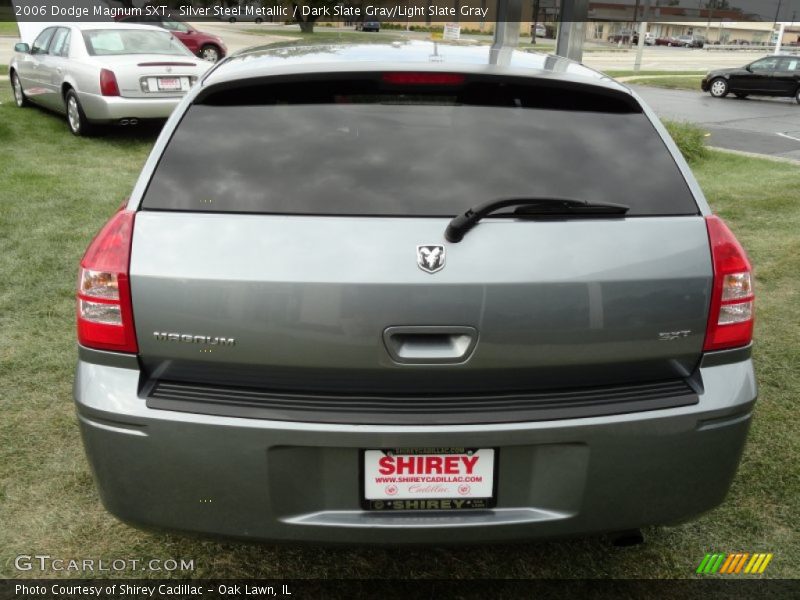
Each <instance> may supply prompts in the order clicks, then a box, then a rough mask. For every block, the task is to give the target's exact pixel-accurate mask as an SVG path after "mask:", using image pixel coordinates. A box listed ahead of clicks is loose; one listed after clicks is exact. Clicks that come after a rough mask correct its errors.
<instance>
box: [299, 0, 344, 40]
mask: <svg viewBox="0 0 800 600" xmlns="http://www.w3.org/2000/svg"><path fill="white" fill-rule="evenodd" d="M338 4H341V0H291V9H292V11H293V14H294V15H295V17H294V20H295V21H297V22H298V23H299V24H300V31H302V32H303V33H314V23H316V22H317V21H318V20H319V18H320V17H322V16H324V14H325V13H324V9H326V8H327V9H328V14H331V15H332V14H333V7H334V6H336V5H338ZM304 9H305V10H306V12H307V13H308V14H305V15H304V14H303V10H304Z"/></svg>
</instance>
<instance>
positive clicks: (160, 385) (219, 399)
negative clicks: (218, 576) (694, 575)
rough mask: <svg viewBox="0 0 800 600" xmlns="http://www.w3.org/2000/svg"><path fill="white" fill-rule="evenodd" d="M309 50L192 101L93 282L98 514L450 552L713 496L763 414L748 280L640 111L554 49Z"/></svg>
mask: <svg viewBox="0 0 800 600" xmlns="http://www.w3.org/2000/svg"><path fill="white" fill-rule="evenodd" d="M437 48H438V56H440V57H441V60H439V61H436V62H431V61H430V56H432V55H434V53H436V52H437ZM308 50H309V52H306V53H304V54H303V55H302V56H300V57H297V58H291V57H289V58H287V55H286V51H285V49H280V48H278V49H266V50H265V49H261V50H259V49H254V50H251V51H244V52H242V53H240V54H237V56H234V57H232V58H230V59H228V60H226V61H225V62H224V63H222V64H221V65H220V66H218V67H217V68H215V69H214V70H213V71H212V72H211V73H209V74H208V76H207V77H205V78H204V79H203V81H202V82H201V83H200V84H198V85H197V86H195V87H194V88H193V89H192V90H191V91H190V92H189V96H188V98H187V99H186V100H185V101H184V102H183V103H182V104H181V107H180V109H179V110H180V111H181V114H179V115H175V118H174V119H171V120H170V121H169V122H168V123H167V125H166V129H165V130H164V131H163V132H162V134H161V137H160V138H159V140H158V142H156V145H155V147H154V148H153V151H152V154H151V156H150V159H149V160H148V161H147V163H146V165H145V167H144V169H143V171H142V173H141V175H140V177H139V179H138V181H137V183H136V186H135V188H134V190H133V193H132V194H131V196H130V199H129V201H128V202H127V204H126V205H125V207H124V209H122V210H120V211H119V212H118V213H116V214H115V215H114V216H113V217H112V218H111V220H110V221H109V222H108V224H106V226H105V227H104V228H103V229H102V230H101V231H100V233H99V234H98V236H97V237H96V238H95V239H94V241H92V243H91V244H90V245H89V248H88V250H87V252H86V254H85V255H84V257H83V259H82V261H81V265H80V277H79V282H80V283H79V289H78V314H77V318H78V322H77V328H78V341H79V344H80V346H79V361H78V366H77V375H76V381H75V387H74V390H75V400H76V403H77V404H76V406H77V411H78V421H79V424H80V428H81V431H82V438H83V442H84V445H85V448H86V453H87V456H88V458H89V461H90V463H91V465H92V471H93V473H94V475H95V478H96V482H97V485H98V486H99V488H100V497H101V498H102V500H103V502H104V503H105V506H106V507H107V508H108V510H110V511H111V512H112V513H113V514H115V515H117V516H118V517H120V518H121V519H123V520H124V521H126V522H129V523H138V524H141V525H143V526H147V527H167V528H169V529H181V530H192V531H196V532H205V533H213V534H215V535H226V536H234V537H237V538H249V539H264V540H291V541H294V542H296V541H300V540H304V541H314V542H334V541H335V542H340V543H341V542H349V543H391V544H403V543H414V544H418V543H440V542H441V541H442V540H447V542H448V543H462V544H463V543H474V542H480V541H488V540H491V541H493V542H498V541H501V540H525V539H531V538H537V537H551V536H557V535H570V534H587V533H591V532H601V531H602V532H618V531H624V530H631V529H634V528H638V527H641V526H643V525H655V524H661V523H673V522H679V521H684V520H686V519H690V518H692V517H694V516H696V515H699V514H700V513H702V512H704V511H707V510H709V509H711V508H713V507H715V506H717V505H718V504H720V503H721V502H722V501H723V499H724V497H725V494H726V492H727V490H728V488H729V486H730V484H731V481H732V479H733V477H734V474H735V472H736V469H737V465H738V463H739V458H740V456H741V454H742V450H743V447H744V443H745V438H746V436H747V431H748V428H749V426H750V422H751V418H752V415H753V411H754V405H755V400H756V380H755V376H754V372H753V365H752V362H751V358H750V350H751V337H752V330H753V301H754V300H753V288H752V280H751V277H752V275H751V267H750V263H749V262H748V259H747V256H746V254H745V252H744V250H743V249H742V247H741V246H740V245H739V243H738V242H737V241H736V238H735V237H734V235H733V233H731V231H730V230H729V229H728V228H727V227H726V226H725V224H724V223H723V221H722V220H721V219H720V218H719V217H717V216H714V215H713V214H712V213H711V210H710V208H709V206H708V204H707V202H706V200H705V199H704V197H703V194H702V192H701V191H700V188H699V187H698V184H697V182H696V181H695V179H694V177H693V175H692V172H691V170H690V169H689V167H688V166H687V164H686V162H685V161H684V159H683V158H682V156H681V153H680V151H679V150H678V148H677V147H676V145H675V144H674V142H673V141H672V139H671V138H670V137H669V134H668V133H667V132H666V130H665V129H664V127H663V126H662V125H661V123H660V122H659V121H658V119H657V118H656V117H655V116H654V113H653V112H652V111H651V110H650V109H649V108H648V107H647V106H645V105H644V104H643V102H642V100H641V99H640V98H638V97H637V96H636V95H635V93H633V92H631V91H630V90H629V89H628V88H627V87H625V86H624V85H622V84H619V83H617V82H614V81H613V80H611V79H609V78H607V77H606V76H605V75H603V74H601V73H598V72H596V71H593V70H591V69H588V68H586V67H583V66H582V65H580V64H578V63H574V62H571V61H568V60H566V59H564V58H559V57H556V56H547V55H543V54H533V53H527V52H519V51H513V52H511V53H510V54H509V56H508V57H507V60H505V61H503V62H502V64H497V62H496V61H495V62H494V63H491V62H490V57H489V53H487V52H486V51H485V48H481V47H472V46H459V45H450V44H445V43H443V42H428V41H422V40H409V41H408V42H407V43H405V44H403V45H402V46H397V45H396V44H394V45H393V44H391V43H389V44H359V45H354V46H342V45H335V46H317V47H314V48H313V49H311V48H309V49H308ZM454 124H457V126H454ZM498 160H501V162H502V165H503V168H502V170H499V171H498V170H497V169H495V168H493V165H496V164H497V162H498ZM309 164H312V165H313V169H312V170H311V171H309ZM620 165H625V168H620ZM632 172H640V173H645V174H646V176H637V177H631V176H630V173H632ZM709 457H713V460H709ZM155 499H157V501H155ZM206 500H207V501H206Z"/></svg>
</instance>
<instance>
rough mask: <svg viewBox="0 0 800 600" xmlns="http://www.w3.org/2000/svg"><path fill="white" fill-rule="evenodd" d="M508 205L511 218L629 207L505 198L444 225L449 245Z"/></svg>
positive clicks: (618, 211) (612, 211) (608, 212)
mask: <svg viewBox="0 0 800 600" xmlns="http://www.w3.org/2000/svg"><path fill="white" fill-rule="evenodd" d="M509 206H516V207H517V209H516V210H515V211H514V212H513V214H512V216H515V217H522V218H524V217H540V216H551V215H552V216H566V215H574V216H583V215H601V216H602V215H624V214H625V213H627V212H628V210H629V208H630V207H628V206H625V205H624V204H613V203H611V202H586V201H584V200H570V199H568V198H504V199H501V200H492V201H491V202H486V203H485V204H481V205H480V206H476V207H475V208H470V209H469V210H468V211H467V212H465V213H464V214H462V215H458V216H457V217H453V220H452V221H450V223H449V224H448V225H447V229H446V230H445V232H444V237H445V238H446V239H447V241H448V242H452V243H456V242H460V241H461V240H462V239H463V238H464V234H466V233H467V232H468V231H469V230H470V229H472V228H473V227H475V225H477V224H478V221H480V220H481V219H482V218H484V217H486V216H488V215H490V214H492V213H493V212H495V211H497V210H500V209H501V208H508V207H509ZM498 216H499V215H498Z"/></svg>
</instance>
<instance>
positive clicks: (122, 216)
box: [78, 210, 139, 352]
mask: <svg viewBox="0 0 800 600" xmlns="http://www.w3.org/2000/svg"><path fill="white" fill-rule="evenodd" d="M135 216H136V213H135V212H133V211H128V210H120V211H118V212H117V213H116V214H115V215H114V216H113V217H111V219H110V220H109V221H108V223H106V224H105V225H104V226H103V228H102V229H101V230H100V233H98V234H97V236H96V237H95V238H94V240H92V243H91V244H89V248H87V250H86V254H84V255H83V259H82V260H81V269H80V275H79V277H78V342H79V343H80V344H81V345H83V346H87V347H89V348H96V349H100V350H114V351H117V352H138V350H139V348H138V346H137V344H136V330H135V329H134V326H133V308H132V305H131V288H130V283H129V280H128V266H129V265H130V259H131V241H132V238H133V221H134V217H135Z"/></svg>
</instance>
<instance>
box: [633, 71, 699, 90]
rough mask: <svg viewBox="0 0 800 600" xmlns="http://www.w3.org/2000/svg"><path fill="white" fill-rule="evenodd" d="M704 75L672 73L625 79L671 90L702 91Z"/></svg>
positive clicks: (637, 83)
mask: <svg viewBox="0 0 800 600" xmlns="http://www.w3.org/2000/svg"><path fill="white" fill-rule="evenodd" d="M702 79H703V76H702V75H670V76H669V77H636V78H632V79H628V80H626V81H625V83H626V84H628V83H631V84H635V85H649V86H651V87H659V88H666V89H669V90H691V91H694V92H700V91H702V90H701V89H700V82H701V81H702Z"/></svg>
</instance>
